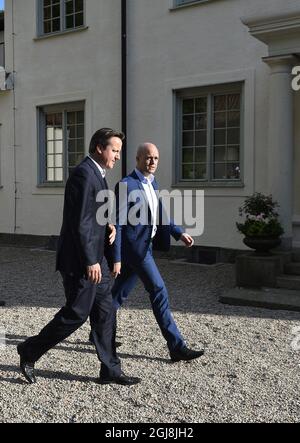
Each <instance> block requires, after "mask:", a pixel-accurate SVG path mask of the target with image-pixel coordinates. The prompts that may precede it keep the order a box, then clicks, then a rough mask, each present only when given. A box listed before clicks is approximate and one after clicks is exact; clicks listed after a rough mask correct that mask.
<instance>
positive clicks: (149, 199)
mask: <svg viewBox="0 0 300 443" xmlns="http://www.w3.org/2000/svg"><path fill="white" fill-rule="evenodd" d="M158 163H159V151H158V149H157V147H156V146H155V145H153V144H151V143H145V144H143V145H141V146H140V147H139V150H138V153H137V167H136V169H135V171H134V172H133V173H132V174H131V175H129V176H128V177H126V178H125V179H124V180H122V182H121V184H120V185H121V187H124V185H126V187H127V196H129V199H128V198H127V199H126V198H121V199H119V195H120V194H119V192H120V191H118V189H120V186H119V187H118V186H117V201H118V200H120V203H119V206H118V210H117V227H116V228H117V234H116V241H115V243H114V245H113V251H114V252H113V253H114V262H115V265H114V276H115V278H116V283H115V285H114V288H113V291H112V293H113V300H114V305H115V307H116V310H117V309H119V308H120V307H121V306H122V305H123V303H124V301H125V300H126V299H127V297H128V296H129V294H130V292H131V291H132V289H133V288H134V287H135V285H136V283H137V280H138V278H140V280H141V281H142V282H143V284H144V287H145V289H146V291H147V292H148V294H149V296H150V301H151V304H152V309H153V313H154V315H155V318H156V321H157V323H158V326H159V327H160V329H161V332H162V334H163V336H164V338H165V340H166V341H167V345H168V348H169V352H170V357H171V360H172V361H180V360H186V361H187V360H193V359H196V358H199V357H201V356H202V355H203V354H204V352H203V351H194V350H191V349H188V348H187V346H186V343H185V341H184V339H183V337H182V336H181V334H180V332H179V330H178V328H177V326H176V323H175V321H174V319H173V316H172V314H171V312H170V307H169V297H168V292H167V289H166V286H165V283H164V281H163V279H162V277H161V275H160V273H159V270H158V268H157V265H156V263H155V261H154V258H153V252H152V251H153V249H157V250H164V251H167V250H169V249H170V244H171V236H172V237H174V238H175V240H177V241H179V240H181V241H182V242H183V243H184V244H185V245H186V246H187V247H192V246H193V244H194V240H193V239H192V237H191V236H190V235H188V234H185V233H184V231H183V230H182V229H181V228H179V227H178V226H176V225H175V224H174V223H173V222H170V223H169V222H168V223H167V224H165V223H162V222H163V220H162V214H163V208H162V205H161V203H160V202H159V200H158V197H157V192H156V191H158V184H157V182H156V180H155V177H154V174H155V172H156V170H157V167H158ZM130 195H140V197H138V198H137V201H138V203H137V201H136V202H132V201H130ZM133 200H134V199H133ZM127 201H128V203H127ZM134 203H137V206H138V210H137V215H141V214H146V215H148V220H147V221H143V222H142V223H138V224H137V223H132V222H131V220H130V212H131V211H133V212H134V209H133V206H134ZM157 212H158V213H159V215H160V217H159V218H160V221H159V222H158V223H157V217H156V215H157Z"/></svg>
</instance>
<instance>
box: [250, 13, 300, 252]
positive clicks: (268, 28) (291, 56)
mask: <svg viewBox="0 0 300 443" xmlns="http://www.w3.org/2000/svg"><path fill="white" fill-rule="evenodd" d="M242 21H243V23H244V24H245V25H247V26H248V28H249V30H250V33H251V35H252V36H253V37H255V38H257V39H258V40H260V41H262V42H263V43H265V44H266V45H267V46H268V51H269V55H268V57H264V58H263V59H262V61H263V62H265V63H267V65H268V66H269V68H270V80H269V118H268V129H267V130H268V168H267V174H268V187H269V189H268V192H269V193H271V194H272V195H273V197H274V199H275V200H277V201H278V202H279V204H280V216H281V221H282V223H283V226H284V230H285V234H284V238H283V247H284V248H285V249H291V247H292V246H294V247H295V246H296V247H299V246H300V242H299V243H298V235H299V240H300V223H298V221H300V215H298V214H300V187H298V179H297V175H296V174H295V171H296V170H297V169H298V168H297V167H295V165H297V161H298V158H300V155H298V151H299V153H300V145H298V142H297V140H299V138H298V137H297V131H298V128H297V126H296V125H295V112H296V106H294V105H295V104H296V101H297V100H300V93H296V92H294V91H293V89H292V69H293V67H294V66H300V57H299V56H298V54H300V10H299V12H298V13H297V14H295V13H294V14H292V15H286V16H282V15H281V16H273V17H270V16H269V17H251V18H245V19H243V20H242ZM297 95H299V97H298V96H297ZM299 109H300V108H299ZM298 170H299V169H298ZM298 230H299V234H298Z"/></svg>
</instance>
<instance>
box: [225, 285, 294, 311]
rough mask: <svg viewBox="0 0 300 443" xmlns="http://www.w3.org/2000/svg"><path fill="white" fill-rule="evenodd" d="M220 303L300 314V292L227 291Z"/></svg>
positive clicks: (278, 290)
mask: <svg viewBox="0 0 300 443" xmlns="http://www.w3.org/2000/svg"><path fill="white" fill-rule="evenodd" d="M219 301H220V302H221V303H223V304H226V305H232V306H251V307H255V308H264V309H275V310H283V311H296V312H300V292H299V293H298V292H296V291H289V290H287V289H271V288H262V289H246V288H234V289H230V290H228V291H225V292H224V293H223V294H222V295H221V297H220V299H219Z"/></svg>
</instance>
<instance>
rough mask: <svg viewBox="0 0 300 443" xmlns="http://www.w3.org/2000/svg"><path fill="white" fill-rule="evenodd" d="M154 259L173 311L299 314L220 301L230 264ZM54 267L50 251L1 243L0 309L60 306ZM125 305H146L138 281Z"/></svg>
mask: <svg viewBox="0 0 300 443" xmlns="http://www.w3.org/2000/svg"><path fill="white" fill-rule="evenodd" d="M158 264H159V268H160V271H161V274H162V276H163V278H164V279H165V282H166V285H167V287H168V289H169V292H170V304H171V307H172V310H173V311H174V312H175V311H179V312H183V313H200V314H201V313H202V314H211V315H220V316H241V317H243V316H245V317H254V318H270V319H279V318H284V319H287V320H288V319H291V320H297V319H299V318H300V313H295V312H287V311H270V310H266V309H256V308H249V307H234V306H226V305H222V304H220V303H219V301H218V298H219V296H220V295H221V294H222V293H223V292H224V291H228V290H230V289H231V288H234V286H235V270H234V266H232V265H219V266H213V267H207V266H204V267H202V266H191V265H190V266H189V265H186V264H184V265H181V264H174V263H168V261H167V260H160V261H159V262H158ZM54 269H55V253H53V252H48V251H41V250H29V249H19V248H8V247H0V300H3V301H5V302H6V306H5V307H4V308H0V310H1V309H9V308H14V307H18V306H22V307H28V308H32V307H33V308H35V307H36V308H57V309H59V308H61V306H63V304H64V291H63V286H62V282H61V277H60V275H59V273H55V272H54ZM125 308H126V309H151V306H150V302H149V299H148V296H147V293H146V292H145V291H144V289H143V287H142V286H141V285H138V286H137V288H136V289H135V290H134V291H133V293H132V294H131V297H130V299H129V302H128V303H127V305H126V306H125ZM125 358H126V357H125Z"/></svg>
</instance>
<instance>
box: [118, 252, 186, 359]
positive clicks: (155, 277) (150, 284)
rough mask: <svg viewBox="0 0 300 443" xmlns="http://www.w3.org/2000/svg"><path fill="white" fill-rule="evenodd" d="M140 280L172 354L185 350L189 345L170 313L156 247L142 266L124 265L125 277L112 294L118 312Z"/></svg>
mask: <svg viewBox="0 0 300 443" xmlns="http://www.w3.org/2000/svg"><path fill="white" fill-rule="evenodd" d="M138 278H140V279H141V281H142V282H143V284H144V287H145V289H146V291H147V292H148V294H149V296H150V302H151V305H152V310H153V313H154V316H155V318H156V321H157V324H158V326H159V327H160V330H161V332H162V335H163V336H164V338H165V340H166V341H167V344H168V348H169V350H170V351H173V350H175V349H180V348H183V347H184V346H185V341H184V339H183V337H182V336H181V334H180V332H179V330H178V328H177V325H176V323H175V321H174V318H173V316H172V313H171V311H170V306H169V295H168V291H167V288H166V286H165V283H164V281H163V279H162V277H161V275H160V272H159V270H158V268H157V265H156V263H155V261H154V257H153V253H152V246H150V247H149V250H148V252H147V255H146V257H145V258H144V260H143V261H142V262H141V263H135V264H133V263H130V264H129V263H126V262H125V263H124V262H123V264H122V270H121V275H120V276H119V277H118V278H117V280H116V283H115V285H114V287H113V290H112V294H113V302H114V305H115V308H116V309H119V308H120V307H121V306H122V305H123V303H124V302H125V301H126V300H127V298H128V296H129V294H130V292H131V291H132V290H133V289H134V287H135V286H136V284H137V280H138Z"/></svg>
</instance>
